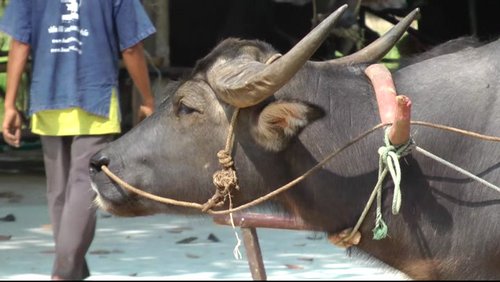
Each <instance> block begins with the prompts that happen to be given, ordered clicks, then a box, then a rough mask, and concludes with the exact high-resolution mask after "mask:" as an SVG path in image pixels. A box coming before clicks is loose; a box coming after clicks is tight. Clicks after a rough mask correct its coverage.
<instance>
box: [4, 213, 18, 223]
mask: <svg viewBox="0 0 500 282" xmlns="http://www.w3.org/2000/svg"><path fill="white" fill-rule="evenodd" d="M0 221H5V222H13V221H16V217H15V216H14V215H13V214H11V213H9V214H8V215H6V216H4V217H0Z"/></svg>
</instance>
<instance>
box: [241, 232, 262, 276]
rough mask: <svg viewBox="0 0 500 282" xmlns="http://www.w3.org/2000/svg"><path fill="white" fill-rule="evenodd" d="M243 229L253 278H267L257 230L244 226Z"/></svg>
mask: <svg viewBox="0 0 500 282" xmlns="http://www.w3.org/2000/svg"><path fill="white" fill-rule="evenodd" d="M241 231H242V233H243V243H244V244H245V249H246V252H247V259H248V266H249V267H250V273H252V278H253V280H267V276H266V269H265V267H264V261H263V260H262V252H261V250H260V245H259V237H258V236H257V230H256V229H255V228H254V227H242V228H241Z"/></svg>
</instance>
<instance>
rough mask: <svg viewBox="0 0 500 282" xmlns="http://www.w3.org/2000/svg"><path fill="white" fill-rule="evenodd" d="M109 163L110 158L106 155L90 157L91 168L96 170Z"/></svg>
mask: <svg viewBox="0 0 500 282" xmlns="http://www.w3.org/2000/svg"><path fill="white" fill-rule="evenodd" d="M103 165H105V166H108V165H109V158H108V156H106V155H100V154H97V155H95V156H93V157H92V158H91V159H90V169H91V170H94V171H98V172H99V171H101V166H103Z"/></svg>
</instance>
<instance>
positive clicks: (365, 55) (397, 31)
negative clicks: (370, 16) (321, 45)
mask: <svg viewBox="0 0 500 282" xmlns="http://www.w3.org/2000/svg"><path fill="white" fill-rule="evenodd" d="M418 15H420V9H419V8H416V9H415V10H413V11H412V12H411V13H409V14H408V15H407V16H406V17H404V19H402V20H401V21H400V22H399V23H398V24H397V25H395V26H394V27H393V28H391V30H389V31H388V32H387V33H385V34H384V35H383V36H382V37H379V38H378V39H377V40H375V41H373V42H372V43H371V44H369V45H368V46H366V47H365V48H363V49H361V50H359V51H357V52H356V53H354V54H351V55H348V56H344V57H341V58H337V59H333V60H329V61H324V62H323V63H328V64H334V65H347V64H357V63H375V62H378V61H379V60H380V59H382V58H383V57H384V56H385V54H387V52H389V51H390V50H391V48H392V47H394V45H395V44H396V43H397V42H398V40H399V39H400V38H401V36H403V34H404V33H405V31H406V30H407V29H408V27H409V26H410V24H411V23H412V22H413V20H415V18H416V17H417V16H418Z"/></svg>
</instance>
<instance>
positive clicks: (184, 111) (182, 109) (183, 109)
mask: <svg viewBox="0 0 500 282" xmlns="http://www.w3.org/2000/svg"><path fill="white" fill-rule="evenodd" d="M195 112H199V111H198V110H197V109H195V108H193V107H190V106H188V105H186V104H185V103H183V102H182V101H180V102H179V105H178V106H177V115H179V116H180V115H189V114H192V113H195Z"/></svg>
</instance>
